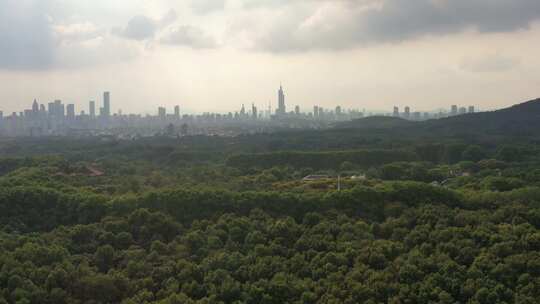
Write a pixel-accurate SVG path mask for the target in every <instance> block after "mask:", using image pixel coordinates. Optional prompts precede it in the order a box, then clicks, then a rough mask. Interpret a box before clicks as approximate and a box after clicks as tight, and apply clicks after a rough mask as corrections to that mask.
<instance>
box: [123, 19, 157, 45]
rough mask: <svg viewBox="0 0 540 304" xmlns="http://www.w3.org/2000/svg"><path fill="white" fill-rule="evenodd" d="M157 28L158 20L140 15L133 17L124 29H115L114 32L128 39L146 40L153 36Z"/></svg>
mask: <svg viewBox="0 0 540 304" xmlns="http://www.w3.org/2000/svg"><path fill="white" fill-rule="evenodd" d="M157 30H158V24H157V22H156V21H154V20H152V19H150V18H148V17H146V16H142V15H139V16H135V17H133V18H131V20H129V22H128V24H127V26H126V27H125V28H124V29H122V30H115V31H114V32H115V33H116V34H118V35H120V36H122V37H125V38H128V39H133V40H145V39H150V38H153V37H154V35H155V34H156V32H157Z"/></svg>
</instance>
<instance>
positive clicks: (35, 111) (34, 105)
mask: <svg viewBox="0 0 540 304" xmlns="http://www.w3.org/2000/svg"><path fill="white" fill-rule="evenodd" d="M32 112H34V113H37V112H39V104H38V103H37V100H35V99H34V103H33V104H32Z"/></svg>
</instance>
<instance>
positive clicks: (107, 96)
mask: <svg viewBox="0 0 540 304" xmlns="http://www.w3.org/2000/svg"><path fill="white" fill-rule="evenodd" d="M102 114H103V116H104V117H109V116H111V93H110V92H104V93H103V113H102Z"/></svg>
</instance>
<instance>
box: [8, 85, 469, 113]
mask: <svg viewBox="0 0 540 304" xmlns="http://www.w3.org/2000/svg"><path fill="white" fill-rule="evenodd" d="M46 105H48V108H47V109H48V110H47V111H46V112H49V113H54V112H58V111H59V110H57V109H52V110H51V107H53V108H54V106H55V105H56V107H58V106H62V107H64V108H62V109H61V110H60V112H62V113H65V111H66V110H67V109H65V107H71V112H72V115H75V116H79V115H81V116H84V115H87V116H89V117H90V118H96V117H110V116H115V115H122V114H126V115H143V116H144V115H146V116H154V115H157V116H166V115H169V114H174V115H176V116H181V115H180V109H181V107H180V105H178V104H175V105H173V106H171V107H170V108H168V107H167V106H162V105H160V106H158V107H157V108H156V109H157V111H156V109H154V110H153V111H152V110H150V111H147V112H142V113H141V112H139V113H137V112H130V111H126V112H124V110H123V109H121V108H117V109H116V110H115V108H114V107H112V106H111V92H110V91H105V92H103V98H102V100H101V104H99V103H96V101H95V100H89V101H88V106H87V107H84V106H81V107H77V103H74V102H67V103H66V102H64V101H63V100H62V99H55V100H54V102H49V103H46V102H43V103H40V102H39V100H38V99H37V98H34V100H33V103H32V105H31V110H32V112H38V111H39V110H40V106H41V111H45V106H46ZM100 105H101V106H100ZM289 106H290V108H289V109H290V110H287V103H286V97H285V91H284V88H283V85H282V84H280V85H279V89H278V93H277V100H276V102H275V103H272V102H269V104H268V109H266V110H265V109H264V107H263V106H260V105H259V104H257V103H255V102H252V103H251V110H249V111H248V110H246V107H245V104H244V103H242V105H241V108H240V109H231V110H230V111H225V112H218V111H203V112H190V111H184V112H183V113H182V114H187V115H197V114H205V113H211V114H228V113H233V114H234V113H237V114H246V115H247V114H249V115H252V114H253V113H255V114H257V113H259V114H261V115H263V116H264V117H266V118H269V117H270V116H276V117H280V116H281V117H282V116H284V115H288V114H301V113H302V114H305V113H313V115H317V114H316V113H318V112H319V111H327V112H341V111H343V110H344V113H345V112H346V111H348V112H351V111H357V112H362V113H363V114H366V113H369V114H370V115H390V114H392V116H394V117H396V116H397V117H402V118H406V119H408V118H409V117H412V114H414V113H422V114H425V113H430V114H433V113H441V114H446V113H448V114H450V115H457V114H466V113H475V112H477V111H479V110H480V109H479V108H478V107H476V106H474V105H456V104H453V105H451V106H450V108H449V109H448V108H447V109H444V108H438V109H431V110H423V109H414V111H411V107H410V106H409V105H406V106H404V107H403V112H400V106H399V105H394V106H393V110H392V111H391V110H390V109H388V110H380V109H378V110H372V109H365V108H363V109H362V108H361V107H360V108H354V109H343V108H342V107H341V105H339V104H338V105H335V107H330V109H328V108H324V107H322V106H320V105H313V108H312V109H313V110H311V109H310V108H309V107H305V108H304V107H302V106H300V105H298V104H294V105H292V104H291V105H289ZM76 109H77V110H76ZM259 109H262V110H259ZM272 109H275V111H272ZM305 109H307V111H306V110H305ZM97 110H99V112H97ZM28 111H30V110H29V109H19V110H18V111H12V112H9V111H4V110H3V109H2V108H0V113H2V115H3V116H4V117H5V116H13V115H15V116H20V115H23V116H24V114H25V113H26V112H28ZM68 112H69V111H68ZM408 114H411V115H408ZM256 117H258V116H256Z"/></svg>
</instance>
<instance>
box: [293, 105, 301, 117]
mask: <svg viewBox="0 0 540 304" xmlns="http://www.w3.org/2000/svg"><path fill="white" fill-rule="evenodd" d="M294 114H296V116H300V106H298V105H297V106H296V107H294Z"/></svg>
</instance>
